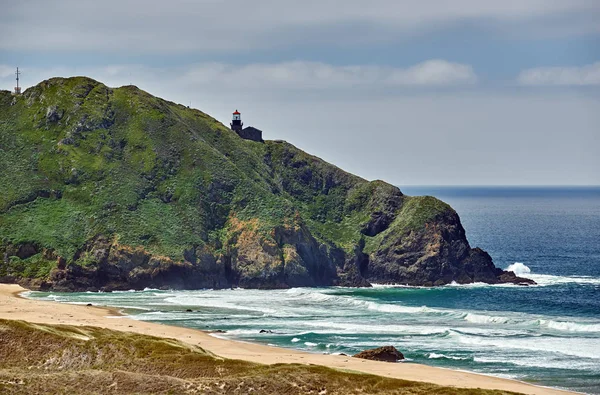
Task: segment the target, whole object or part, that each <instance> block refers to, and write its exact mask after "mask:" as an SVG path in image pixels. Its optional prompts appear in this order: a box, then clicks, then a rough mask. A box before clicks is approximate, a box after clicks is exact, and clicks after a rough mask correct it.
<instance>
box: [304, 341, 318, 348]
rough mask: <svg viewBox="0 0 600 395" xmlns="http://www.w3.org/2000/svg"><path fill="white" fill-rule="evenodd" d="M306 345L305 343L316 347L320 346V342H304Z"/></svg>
mask: <svg viewBox="0 0 600 395" xmlns="http://www.w3.org/2000/svg"><path fill="white" fill-rule="evenodd" d="M304 345H305V346H308V347H316V346H318V345H319V343H313V342H304Z"/></svg>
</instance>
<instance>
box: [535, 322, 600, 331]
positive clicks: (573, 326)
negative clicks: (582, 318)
mask: <svg viewBox="0 0 600 395" xmlns="http://www.w3.org/2000/svg"><path fill="white" fill-rule="evenodd" d="M538 322H539V324H540V326H545V327H548V328H550V329H554V330H558V331H566V332H600V323H578V322H568V321H566V322H565V321H553V320H539V321H538Z"/></svg>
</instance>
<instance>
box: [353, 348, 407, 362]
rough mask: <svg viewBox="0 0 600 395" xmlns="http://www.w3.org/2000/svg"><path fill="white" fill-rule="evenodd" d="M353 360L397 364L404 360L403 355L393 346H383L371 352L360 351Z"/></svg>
mask: <svg viewBox="0 0 600 395" xmlns="http://www.w3.org/2000/svg"><path fill="white" fill-rule="evenodd" d="M353 357H354V358H362V359H370V360H372V361H383V362H398V361H400V360H402V359H404V355H403V354H402V353H401V352H400V351H398V350H396V347H394V346H383V347H379V348H373V349H371V350H365V351H361V352H359V353H358V354H356V355H354V356H353Z"/></svg>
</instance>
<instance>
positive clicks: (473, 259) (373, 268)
mask: <svg viewBox="0 0 600 395" xmlns="http://www.w3.org/2000/svg"><path fill="white" fill-rule="evenodd" d="M0 167H1V168H2V170H1V171H0V185H2V186H3V187H2V188H3V190H2V194H0V257H1V258H2V260H1V261H0V280H1V281H5V282H8V281H17V282H19V283H21V284H25V285H28V286H30V287H33V288H41V289H55V290H99V289H103V290H115V289H132V288H133V289H143V288H145V287H168V288H224V287H232V286H240V287H253V288H285V287H294V286H326V285H348V286H369V285H370V283H372V282H377V283H400V284H409V285H425V286H431V285H443V284H448V283H450V282H453V281H456V282H459V283H470V282H486V283H498V282H515V283H527V282H529V280H526V279H520V278H518V277H516V276H515V275H514V274H513V273H511V272H504V271H502V270H500V269H497V268H495V266H494V264H493V263H492V259H491V258H490V256H489V255H488V254H487V253H485V252H484V251H482V250H480V249H478V248H475V249H473V248H471V247H470V245H469V243H468V241H467V239H466V236H465V231H464V229H463V227H462V225H461V223H460V219H459V217H458V215H457V214H456V212H455V211H454V210H453V209H452V208H451V207H450V206H448V205H447V204H445V203H443V202H441V201H440V200H438V199H435V198H433V197H428V196H426V197H411V196H406V195H404V194H403V193H402V192H401V191H400V189H398V188H397V187H395V186H392V185H390V184H388V183H385V182H383V181H379V180H377V181H367V180H364V179H362V178H360V177H358V176H355V175H352V174H350V173H347V172H345V171H343V170H341V169H339V168H337V167H336V166H334V165H331V164H329V163H327V162H325V161H323V160H321V159H319V158H317V157H315V156H312V155H309V154H307V153H305V152H303V151H301V150H299V149H298V148H296V147H294V146H293V145H291V144H289V143H287V142H283V141H269V140H266V141H264V143H258V142H254V141H249V140H244V139H242V138H240V137H239V136H238V135H237V134H236V133H235V132H233V131H231V130H230V129H229V128H227V127H225V126H224V125H222V124H220V123H219V122H218V121H216V120H215V119H214V118H212V117H210V116H208V115H207V114H204V113H203V112H201V111H199V110H195V109H190V108H187V107H186V106H183V105H180V104H176V103H172V102H169V101H166V100H163V99H160V98H157V97H154V96H152V95H150V94H149V93H147V92H144V91H143V90H140V89H138V88H137V87H134V86H124V87H120V88H109V87H107V86H106V85H104V84H102V83H100V82H98V81H95V80H92V79H90V78H87V77H72V78H52V79H49V80H46V81H43V82H41V83H39V84H38V85H36V86H34V87H32V88H29V89H27V90H26V91H25V92H24V93H23V94H22V95H20V96H13V95H11V94H10V92H8V91H0Z"/></svg>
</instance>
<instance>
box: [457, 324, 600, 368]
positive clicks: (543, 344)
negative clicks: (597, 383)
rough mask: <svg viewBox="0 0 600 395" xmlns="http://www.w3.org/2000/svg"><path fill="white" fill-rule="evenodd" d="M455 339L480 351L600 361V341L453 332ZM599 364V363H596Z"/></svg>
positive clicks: (464, 345)
mask: <svg viewBox="0 0 600 395" xmlns="http://www.w3.org/2000/svg"><path fill="white" fill-rule="evenodd" d="M450 338H453V339H454V341H456V342H457V343H458V344H460V345H461V347H471V348H473V349H474V350H480V349H481V348H482V347H493V348H496V349H500V350H527V351H533V352H536V353H538V354H539V353H542V352H543V353H552V354H557V355H558V354H562V355H567V356H575V357H579V358H590V359H595V360H598V359H600V339H598V338H581V337H571V338H569V337H536V338H535V339H532V338H530V337H524V338H521V337H503V338H495V337H481V336H471V335H465V334H462V333H459V332H455V331H451V333H450ZM596 363H597V362H596Z"/></svg>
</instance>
